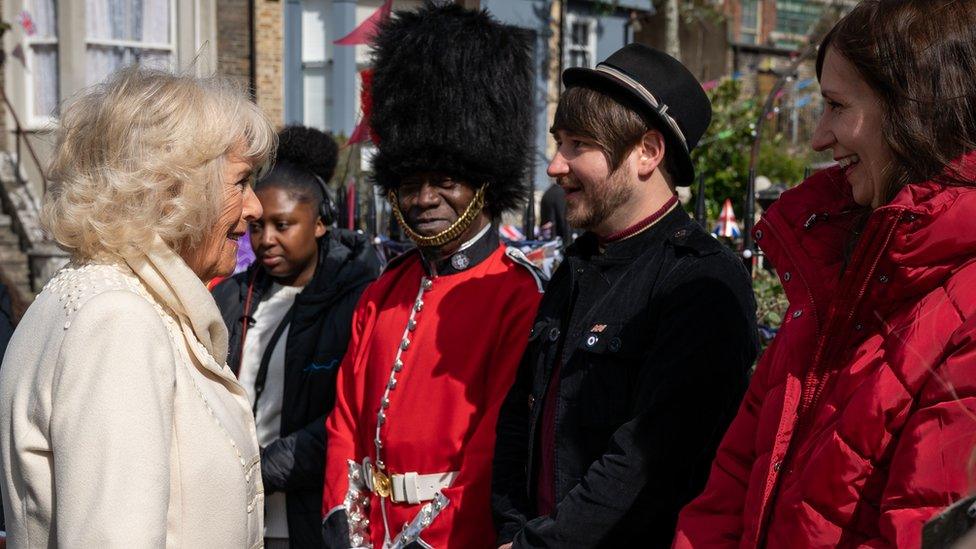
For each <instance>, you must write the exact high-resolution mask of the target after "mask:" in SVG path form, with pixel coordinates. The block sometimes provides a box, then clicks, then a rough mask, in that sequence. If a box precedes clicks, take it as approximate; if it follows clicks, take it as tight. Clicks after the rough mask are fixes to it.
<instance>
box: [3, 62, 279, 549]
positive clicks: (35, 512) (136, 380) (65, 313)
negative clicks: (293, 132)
mask: <svg viewBox="0 0 976 549" xmlns="http://www.w3.org/2000/svg"><path fill="white" fill-rule="evenodd" d="M56 135H57V145H56V150H55V154H54V160H53V162H52V165H51V167H50V178H51V180H52V182H53V185H52V187H51V191H50V194H49V196H48V197H47V199H46V203H45V206H44V213H43V221H44V223H45V225H46V227H47V229H48V230H49V232H50V234H51V235H52V236H53V238H54V239H55V240H56V241H57V242H58V244H59V245H60V246H61V247H62V248H64V249H65V250H67V251H69V252H70V253H71V255H72V261H71V263H70V264H69V265H68V266H67V267H65V268H64V269H62V270H61V271H60V272H59V273H58V274H57V275H55V277H54V278H53V279H52V280H51V281H50V282H49V283H48V284H47V286H45V288H44V290H43V291H42V292H41V293H40V295H38V297H37V299H36V300H35V301H34V303H33V304H32V305H31V306H30V308H29V309H28V311H27V313H26V315H25V316H24V318H23V320H22V321H21V323H20V325H19V326H18V328H17V330H16V332H15V333H14V336H13V339H12V340H11V342H10V346H9V348H8V350H7V353H6V356H5V357H4V361H3V366H2V368H0V403H2V406H0V465H2V471H3V484H2V491H3V508H4V512H5V514H6V520H7V533H8V542H9V543H10V544H11V545H12V546H28V545H29V546H37V547H46V546H54V545H61V546H78V547H162V546H164V545H165V546H189V547H207V546H211V547H213V546H217V547H255V546H260V545H261V543H262V535H263V532H262V522H263V519H262V509H263V505H262V504H263V497H264V496H263V489H262V482H261V471H260V456H259V448H258V445H257V442H256V437H255V430H254V420H253V416H252V414H251V410H250V406H249V405H248V400H247V393H246V392H245V391H244V389H242V388H241V386H240V385H239V384H238V382H237V380H236V379H235V377H234V375H233V373H231V371H230V370H229V369H228V368H227V366H226V364H225V359H226V355H227V331H226V328H225V327H224V323H223V321H222V320H221V317H220V313H219V311H218V310H217V307H216V305H215V304H214V301H213V298H212V297H211V296H210V293H209V292H208V291H207V288H206V286H205V282H206V281H208V280H209V279H211V278H213V277H216V276H220V275H228V274H230V273H231V271H232V270H233V269H234V266H235V261H236V252H237V239H238V238H239V237H240V236H241V235H243V234H244V232H245V227H246V226H247V223H248V222H249V221H251V220H253V219H256V218H258V217H260V216H261V206H260V203H259V202H258V201H257V199H256V197H255V196H254V193H253V192H252V190H251V187H250V185H249V183H250V181H251V179H252V176H253V173H254V171H255V170H257V169H259V168H260V167H262V166H263V165H264V164H265V163H266V162H267V160H268V157H269V155H270V154H271V151H273V150H274V147H275V139H276V137H275V132H274V129H273V127H272V126H271V124H270V123H269V121H268V119H267V118H266V117H265V116H264V115H263V114H262V113H261V111H260V110H259V109H258V108H257V107H256V106H255V105H254V104H252V103H251V102H250V101H249V100H248V99H247V97H246V96H245V95H244V94H242V93H241V92H239V91H237V90H235V89H234V88H233V87H231V86H229V85H228V84H227V83H226V82H224V81H222V80H220V79H199V78H194V77H191V76H178V75H172V74H169V73H165V72H159V71H150V70H146V69H140V68H130V69H126V70H123V71H121V72H119V73H117V74H116V75H114V76H113V77H112V78H110V79H109V80H108V81H107V82H106V83H104V84H102V85H100V86H98V87H96V88H94V89H93V90H91V91H89V92H88V93H86V94H85V95H83V96H82V97H80V98H78V99H76V100H75V101H74V102H72V103H71V104H69V105H68V106H67V107H66V108H64V109H63V112H62V117H61V123H60V126H59V128H58V130H57V133H56Z"/></svg>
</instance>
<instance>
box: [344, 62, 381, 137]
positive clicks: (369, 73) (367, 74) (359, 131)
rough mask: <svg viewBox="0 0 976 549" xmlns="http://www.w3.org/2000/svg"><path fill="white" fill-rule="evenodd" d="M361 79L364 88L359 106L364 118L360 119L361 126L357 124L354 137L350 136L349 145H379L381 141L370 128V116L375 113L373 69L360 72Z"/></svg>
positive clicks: (360, 93)
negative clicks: (372, 89) (366, 142)
mask: <svg viewBox="0 0 976 549" xmlns="http://www.w3.org/2000/svg"><path fill="white" fill-rule="evenodd" d="M359 79H360V81H361V82H362V87H361V88H360V90H359V105H360V106H361V107H362V113H363V116H362V118H360V119H359V124H356V129H354V130H353V131H352V135H351V136H349V142H348V144H349V145H355V144H356V143H362V142H364V141H372V142H373V143H379V139H377V138H376V136H375V135H373V134H372V131H370V128H369V115H370V113H371V112H373V94H372V93H371V92H370V89H371V88H372V83H373V69H363V70H361V71H359Z"/></svg>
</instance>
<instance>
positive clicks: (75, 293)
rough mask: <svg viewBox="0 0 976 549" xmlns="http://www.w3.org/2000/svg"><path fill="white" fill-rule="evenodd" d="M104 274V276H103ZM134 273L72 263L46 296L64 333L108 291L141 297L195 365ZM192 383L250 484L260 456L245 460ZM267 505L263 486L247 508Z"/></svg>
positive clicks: (176, 329)
mask: <svg viewBox="0 0 976 549" xmlns="http://www.w3.org/2000/svg"><path fill="white" fill-rule="evenodd" d="M99 271H100V272H99ZM130 272H131V271H130V270H129V268H128V266H127V265H124V264H122V263H115V262H112V263H86V264H83V265H77V264H74V263H69V264H68V265H66V266H64V267H62V268H61V270H59V271H58V272H57V273H55V275H54V276H53V277H52V278H51V280H49V281H48V282H47V284H45V285H44V288H43V289H42V290H41V291H42V292H45V291H46V292H50V293H53V294H54V295H55V296H57V298H58V302H59V303H63V308H64V312H65V322H64V329H65V330H67V329H68V328H70V327H71V321H72V319H73V317H74V314H75V313H77V312H78V311H79V310H81V307H82V306H83V305H84V304H85V302H86V301H87V300H88V299H90V298H93V297H95V296H97V295H99V294H101V293H103V292H108V291H117V290H122V291H129V292H132V293H134V294H136V295H138V296H139V297H142V298H143V299H145V300H146V301H147V302H149V304H150V305H151V306H152V307H153V309H154V310H155V311H156V313H157V314H158V315H159V317H160V318H161V319H162V320H163V323H164V324H166V327H167V332H169V335H170V340H171V342H172V343H173V344H174V347H175V348H176V349H179V352H180V354H181V356H182V358H183V364H184V366H185V367H188V366H187V365H188V364H190V363H191V362H192V360H191V358H190V357H189V356H187V354H186V351H185V349H184V348H183V345H182V344H181V342H180V341H179V340H178V339H177V337H178V336H177V334H182V333H183V330H182V328H181V327H180V325H179V323H178V322H177V321H176V320H175V318H174V317H175V313H173V311H171V310H169V309H168V308H164V307H163V306H162V305H161V304H160V303H159V302H158V301H156V299H155V298H154V297H153V296H152V294H151V293H150V292H149V290H147V289H146V287H145V286H144V285H143V284H142V282H141V281H140V280H139V278H138V277H136V276H135V275H133V274H130ZM92 274H100V276H99V277H96V278H95V280H97V281H98V282H100V284H97V285H92V280H93V277H92ZM184 339H185V340H187V341H188V342H189V344H191V345H195V346H196V347H197V348H198V349H199V350H200V351H202V352H203V353H204V355H203V356H210V352H209V351H208V350H207V349H206V348H205V347H204V346H203V344H202V343H200V341H199V340H198V339H197V338H196V337H193V336H192V335H191V334H190V335H186V336H185V337H184ZM226 367H227V365H226V364H224V365H223V366H222V368H226ZM189 379H190V380H191V382H192V383H193V387H194V389H195V391H196V393H197V395H198V396H199V397H200V400H202V401H203V405H204V407H205V408H206V410H207V412H208V414H209V415H210V417H211V418H213V420H214V422H215V423H216V424H217V427H218V428H219V429H220V432H221V433H223V435H224V438H225V439H226V441H227V442H228V443H230V446H231V448H233V450H234V453H235V454H236V455H237V460H238V462H239V463H240V465H241V470H242V472H243V474H244V480H245V482H250V481H251V477H252V476H253V474H254V470H255V468H259V467H260V463H261V458H260V455H256V456H254V457H253V458H252V459H251V460H250V461H248V460H246V459H245V458H244V455H243V454H242V453H241V450H240V448H239V447H238V446H237V443H236V442H235V441H234V438H233V437H232V436H231V435H230V432H229V431H228V430H227V429H226V428H225V427H224V425H223V424H222V423H221V422H220V420H219V419H218V418H217V414H216V413H215V412H214V410H213V408H212V407H211V406H210V403H209V402H208V401H207V398H206V396H205V395H204V394H203V391H202V390H201V389H200V386H199V385H197V383H196V381H195V380H194V379H193V376H192V375H191V376H189ZM263 501H264V489H263V485H262V484H259V485H258V486H257V490H256V492H255V494H254V496H252V497H251V499H250V501H249V502H248V505H247V512H248V513H253V512H254V511H255V510H257V509H258V508H259V507H261V508H263V505H262V503H263Z"/></svg>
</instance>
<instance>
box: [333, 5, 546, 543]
mask: <svg viewBox="0 0 976 549" xmlns="http://www.w3.org/2000/svg"><path fill="white" fill-rule="evenodd" d="M531 74H532V71H531V61H530V55H529V46H528V41H527V39H526V36H525V35H524V34H523V33H522V31H519V30H517V29H514V28H512V27H507V26H504V25H501V24H499V23H497V22H496V21H494V20H492V19H491V18H490V17H489V16H488V15H487V14H485V13H484V12H474V11H468V10H464V9H462V8H461V7H459V6H457V5H453V4H452V5H447V6H441V7H435V6H430V5H428V6H426V7H423V8H421V9H420V10H419V11H416V12H404V13H398V14H397V16H396V17H394V18H393V19H392V20H391V21H389V22H387V23H385V24H383V25H382V26H381V28H380V31H379V33H378V35H377V37H376V44H375V57H374V76H373V81H372V94H373V110H372V113H371V117H370V125H371V129H372V133H373V137H374V142H376V143H377V153H376V156H375V157H374V161H373V162H374V170H375V174H376V182H377V183H378V184H379V185H380V186H382V187H383V188H384V190H385V191H386V192H388V196H389V200H390V204H391V206H392V210H393V214H394V216H395V217H396V219H397V221H398V222H399V223H400V225H401V227H402V228H403V230H404V232H405V233H406V234H407V235H408V236H409V237H410V238H411V239H412V240H413V241H414V242H415V243H416V244H417V249H415V250H413V251H411V252H407V253H406V254H404V255H402V256H400V257H398V258H397V259H394V260H393V261H392V262H391V263H390V265H389V266H388V267H387V269H386V271H385V272H384V273H383V275H382V276H381V277H380V278H379V280H377V281H376V282H375V283H374V284H373V285H371V286H370V287H369V288H367V289H366V291H365V293H364V294H363V297H362V299H361V300H360V302H359V305H358V307H357V309H356V312H355V313H354V315H353V335H352V339H351V340H350V343H349V349H348V350H347V352H346V355H345V358H344V360H343V363H342V365H341V367H340V371H339V376H338V381H337V383H338V386H337V397H336V398H337V401H336V405H335V409H334V411H333V413H332V415H331V416H330V417H329V419H328V421H327V423H326V428H327V440H328V448H327V452H326V471H325V476H326V485H325V496H324V501H323V506H322V511H323V516H324V520H323V537H324V539H325V543H326V545H327V546H328V547H373V548H376V549H379V548H381V547H382V548H393V547H437V548H452V547H456V548H463V549H471V548H478V547H486V548H488V547H493V542H494V540H495V534H494V527H493V524H492V516H491V511H490V506H489V500H490V480H491V479H490V476H491V459H492V455H493V451H494V445H495V426H496V422H497V419H498V411H499V408H500V407H501V404H502V401H503V400H504V398H505V395H506V393H507V391H508V389H509V387H510V386H511V385H512V382H513V380H514V376H515V372H516V370H517V367H518V363H519V360H520V359H521V356H522V352H523V351H524V349H525V346H526V344H527V341H528V336H529V332H530V330H531V326H532V320H533V318H534V315H535V310H536V307H537V306H538V303H539V299H540V297H541V292H542V279H541V278H540V275H539V273H538V271H537V270H536V269H535V268H534V267H533V266H532V264H531V263H529V262H528V260H527V259H526V258H525V256H524V255H523V254H522V253H521V252H520V251H519V250H517V249H515V248H509V247H506V246H504V245H502V244H501V243H500V241H499V237H498V233H497V231H496V230H495V228H494V226H493V223H494V221H496V220H497V219H498V218H499V216H500V215H501V213H502V212H503V211H505V210H508V209H512V208H514V207H516V206H517V205H518V204H519V203H520V202H521V200H522V199H523V197H524V195H525V194H526V189H525V188H524V187H523V183H522V182H523V181H524V180H525V178H526V168H527V166H528V164H529V159H528V156H527V155H528V154H529V151H530V150H531V147H530V142H529V138H530V135H531V129H530V128H531V124H532V111H531V107H530V105H531V98H532V94H533V91H532V85H531V76H530V75H531Z"/></svg>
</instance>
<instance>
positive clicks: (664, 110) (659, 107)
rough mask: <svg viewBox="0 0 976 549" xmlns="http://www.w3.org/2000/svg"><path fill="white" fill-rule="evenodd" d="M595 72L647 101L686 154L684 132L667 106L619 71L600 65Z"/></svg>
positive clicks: (686, 141) (686, 147)
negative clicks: (668, 127) (679, 142)
mask: <svg viewBox="0 0 976 549" xmlns="http://www.w3.org/2000/svg"><path fill="white" fill-rule="evenodd" d="M596 70H597V71H599V72H602V73H604V74H609V75H610V76H612V77H614V78H616V79H617V80H620V81H621V82H622V83H623V84H624V85H626V86H627V87H629V88H631V89H632V90H634V91H635V92H637V94H638V95H640V96H641V98H643V99H644V101H647V103H648V104H650V105H651V106H652V107H654V109H656V111H657V114H658V115H660V117H661V118H663V119H664V121H665V122H667V124H668V126H670V127H671V129H672V130H674V134H675V135H676V136H678V140H679V141H681V145H682V146H684V148H685V152H688V140H686V139H685V134H684V132H682V131H681V128H680V127H679V126H678V122H677V121H676V120H675V119H674V118H671V115H670V114H668V106H667V105H665V104H663V103H661V102H660V101H658V100H657V97H654V94H653V93H651V92H650V91H648V89H647V88H645V87H644V85H643V84H641V83H640V82H638V81H636V80H634V79H633V78H631V77H630V76H628V75H627V74H624V73H623V72H620V71H619V70H617V69H615V68H613V67H610V66H607V65H604V64H602V63H601V64H599V65H597V66H596Z"/></svg>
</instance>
